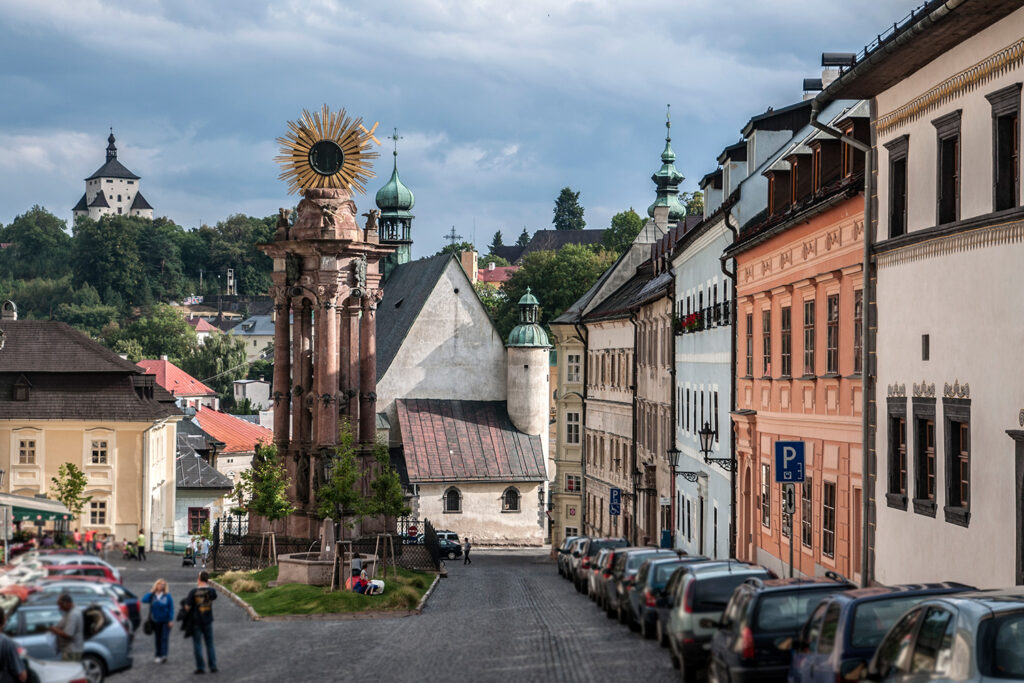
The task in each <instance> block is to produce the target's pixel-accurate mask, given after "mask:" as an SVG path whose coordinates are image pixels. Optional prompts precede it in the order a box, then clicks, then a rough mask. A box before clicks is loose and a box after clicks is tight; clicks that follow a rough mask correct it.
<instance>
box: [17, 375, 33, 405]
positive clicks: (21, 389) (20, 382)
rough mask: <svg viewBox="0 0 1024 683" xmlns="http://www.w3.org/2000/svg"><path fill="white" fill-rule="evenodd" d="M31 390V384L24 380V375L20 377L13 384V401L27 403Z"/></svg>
mask: <svg viewBox="0 0 1024 683" xmlns="http://www.w3.org/2000/svg"><path fill="white" fill-rule="evenodd" d="M31 389H32V384H31V383H30V382H29V381H28V380H27V379H26V378H25V375H21V376H20V377H18V379H17V381H16V382H15V383H14V395H13V398H14V400H15V401H27V400H28V399H29V393H30V390H31Z"/></svg>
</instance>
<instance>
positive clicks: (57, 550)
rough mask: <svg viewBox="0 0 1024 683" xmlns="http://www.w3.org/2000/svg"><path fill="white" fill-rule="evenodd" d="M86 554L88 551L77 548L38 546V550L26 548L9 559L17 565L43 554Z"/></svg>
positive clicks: (34, 559)
mask: <svg viewBox="0 0 1024 683" xmlns="http://www.w3.org/2000/svg"><path fill="white" fill-rule="evenodd" d="M86 554H88V553H86V552H85V551H84V550H79V549H78V548H39V549H38V550H28V551H26V552H24V553H22V554H21V555H18V556H17V557H15V558H14V559H13V560H11V564H13V565H19V564H22V563H24V562H35V561H37V560H38V559H39V558H40V557H43V556H44V555H45V556H50V557H52V556H61V555H62V556H65V557H71V556H74V555H86Z"/></svg>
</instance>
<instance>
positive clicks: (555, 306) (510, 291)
mask: <svg viewBox="0 0 1024 683" xmlns="http://www.w3.org/2000/svg"><path fill="white" fill-rule="evenodd" d="M616 258H618V255H617V254H615V252H611V251H608V250H606V249H596V250H595V249H593V248H591V247H588V246H584V245H580V244H567V245H565V246H564V247H562V248H561V249H559V250H558V252H554V251H535V252H532V253H529V254H526V255H525V256H524V257H523V262H522V266H521V267H520V268H519V270H517V271H516V272H515V273H513V274H512V276H511V277H510V278H509V279H508V281H507V282H505V284H504V285H503V286H502V293H503V296H504V301H503V302H502V303H501V305H500V307H499V308H498V314H497V316H495V324H496V325H497V327H498V331H499V332H501V335H502V337H503V338H507V337H508V334H509V332H511V331H512V328H513V327H515V326H516V325H517V324H518V323H519V305H518V304H519V299H520V298H521V297H522V296H523V294H525V293H526V288H527V287H529V288H530V291H531V292H532V293H533V295H534V296H536V297H537V300H538V301H539V302H540V313H541V315H540V319H541V322H542V323H544V324H546V323H547V321H549V320H551V319H552V318H556V317H558V316H559V315H560V314H561V313H562V311H564V310H565V309H566V308H568V307H569V306H570V305H572V304H573V302H575V301H576V300H577V299H579V298H580V297H581V296H583V294H584V293H585V292H586V291H587V290H588V289H590V287H591V286H593V284H594V283H595V282H596V281H597V279H598V278H599V277H601V274H602V273H603V272H604V271H605V270H606V269H607V268H608V267H609V266H611V265H612V263H614V262H615V259H616Z"/></svg>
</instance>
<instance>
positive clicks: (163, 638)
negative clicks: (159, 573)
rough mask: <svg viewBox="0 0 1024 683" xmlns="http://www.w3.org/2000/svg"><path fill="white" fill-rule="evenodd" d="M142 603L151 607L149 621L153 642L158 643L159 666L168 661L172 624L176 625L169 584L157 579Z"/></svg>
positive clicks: (143, 597) (157, 659)
mask: <svg viewBox="0 0 1024 683" xmlns="http://www.w3.org/2000/svg"><path fill="white" fill-rule="evenodd" d="M142 602H144V603H146V604H148V605H149V621H150V623H151V624H152V625H153V640H154V641H156V658H155V659H153V661H154V662H156V663H157V664H163V663H164V662H166V661H167V646H168V644H169V642H168V641H170V638H171V624H173V623H174V600H173V599H171V594H170V593H169V592H168V590H167V582H166V581H164V580H163V579H157V580H156V583H154V584H153V590H151V591H150V592H148V593H146V594H145V595H143V596H142Z"/></svg>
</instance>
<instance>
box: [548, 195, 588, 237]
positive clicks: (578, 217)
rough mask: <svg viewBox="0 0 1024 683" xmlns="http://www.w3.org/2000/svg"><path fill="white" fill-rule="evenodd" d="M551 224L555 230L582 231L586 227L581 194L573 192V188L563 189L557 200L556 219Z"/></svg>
mask: <svg viewBox="0 0 1024 683" xmlns="http://www.w3.org/2000/svg"><path fill="white" fill-rule="evenodd" d="M551 222H552V223H554V225H555V230H582V229H583V228H585V227H586V225H587V223H586V221H584V220H583V207H582V206H580V193H579V192H573V191H572V188H571V187H563V188H562V191H561V192H559V193H558V198H557V199H556V200H555V217H554V218H552V219H551Z"/></svg>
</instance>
